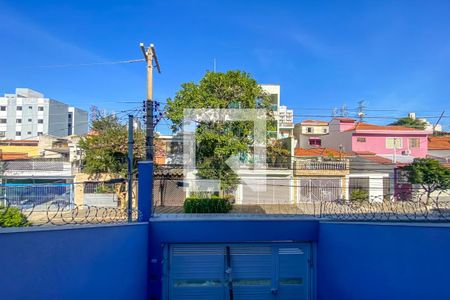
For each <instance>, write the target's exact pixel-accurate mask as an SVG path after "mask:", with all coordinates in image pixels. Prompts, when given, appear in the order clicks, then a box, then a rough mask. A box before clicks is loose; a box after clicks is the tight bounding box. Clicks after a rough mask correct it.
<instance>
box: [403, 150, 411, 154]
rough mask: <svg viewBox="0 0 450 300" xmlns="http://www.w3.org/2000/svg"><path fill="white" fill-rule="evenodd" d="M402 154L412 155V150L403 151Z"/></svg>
mask: <svg viewBox="0 0 450 300" xmlns="http://www.w3.org/2000/svg"><path fill="white" fill-rule="evenodd" d="M402 155H411V150H409V149H408V150H405V151H402Z"/></svg>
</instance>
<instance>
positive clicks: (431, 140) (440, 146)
mask: <svg viewBox="0 0 450 300" xmlns="http://www.w3.org/2000/svg"><path fill="white" fill-rule="evenodd" d="M428 149H429V150H450V136H430V137H428Z"/></svg>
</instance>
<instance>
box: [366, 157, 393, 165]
mask: <svg viewBox="0 0 450 300" xmlns="http://www.w3.org/2000/svg"><path fill="white" fill-rule="evenodd" d="M361 157H362V158H364V159H365V160H370V161H372V162H375V163H378V164H382V165H392V164H393V162H392V160H390V159H389V158H385V157H381V156H377V155H364V156H361Z"/></svg>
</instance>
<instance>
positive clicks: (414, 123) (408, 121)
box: [389, 117, 426, 130]
mask: <svg viewBox="0 0 450 300" xmlns="http://www.w3.org/2000/svg"><path fill="white" fill-rule="evenodd" d="M389 125H394V126H405V127H410V128H415V129H422V130H423V129H425V126H426V124H425V122H423V121H421V120H419V119H413V118H409V117H406V118H400V119H398V120H397V121H395V122H393V123H391V124H389Z"/></svg>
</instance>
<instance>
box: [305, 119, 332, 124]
mask: <svg viewBox="0 0 450 300" xmlns="http://www.w3.org/2000/svg"><path fill="white" fill-rule="evenodd" d="M301 124H317V125H328V122H327V121H322V120H304V121H302V122H301Z"/></svg>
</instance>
